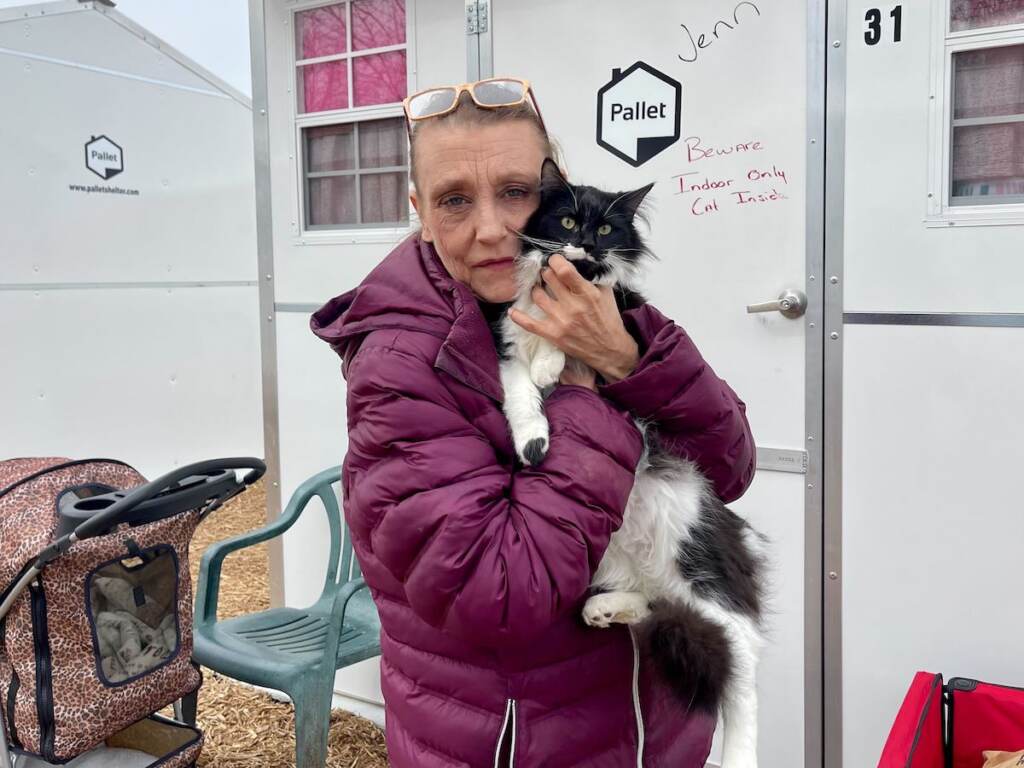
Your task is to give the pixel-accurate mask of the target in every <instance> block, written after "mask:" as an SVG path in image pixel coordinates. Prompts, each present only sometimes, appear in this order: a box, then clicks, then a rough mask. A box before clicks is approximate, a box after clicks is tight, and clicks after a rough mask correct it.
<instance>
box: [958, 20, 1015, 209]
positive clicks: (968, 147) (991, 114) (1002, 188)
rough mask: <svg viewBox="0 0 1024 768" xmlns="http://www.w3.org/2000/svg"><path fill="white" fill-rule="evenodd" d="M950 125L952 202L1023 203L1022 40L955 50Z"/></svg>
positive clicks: (974, 203) (975, 203)
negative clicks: (996, 46)
mask: <svg viewBox="0 0 1024 768" xmlns="http://www.w3.org/2000/svg"><path fill="white" fill-rule="evenodd" d="M1022 7H1024V4H1022ZM952 127H953V130H952V133H953V152H952V157H953V168H952V185H951V199H950V202H951V203H952V204H953V205H978V204H982V203H1024V45H1010V46H1005V47H999V48H982V49H980V50H973V51H961V52H959V53H954V54H953V126H952Z"/></svg>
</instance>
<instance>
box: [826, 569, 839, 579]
mask: <svg viewBox="0 0 1024 768" xmlns="http://www.w3.org/2000/svg"><path fill="white" fill-rule="evenodd" d="M828 577H829V578H830V579H832V581H835V580H836V579H838V578H839V574H838V573H836V572H835V571H829V572H828Z"/></svg>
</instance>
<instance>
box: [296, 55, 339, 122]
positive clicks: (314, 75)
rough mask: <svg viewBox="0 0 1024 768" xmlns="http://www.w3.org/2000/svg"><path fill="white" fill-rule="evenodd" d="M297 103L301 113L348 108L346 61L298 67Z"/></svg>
mask: <svg viewBox="0 0 1024 768" xmlns="http://www.w3.org/2000/svg"><path fill="white" fill-rule="evenodd" d="M299 94H300V96H299V99H300V101H299V103H300V104H301V105H302V111H303V112H324V111H326V110H328V109H347V108H348V104H349V102H348V61H347V60H345V59H342V60H340V61H326V62H324V63H322V64H307V65H305V66H303V67H299Z"/></svg>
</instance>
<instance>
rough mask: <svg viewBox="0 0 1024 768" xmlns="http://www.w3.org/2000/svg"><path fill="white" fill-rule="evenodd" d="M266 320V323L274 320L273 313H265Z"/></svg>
mask: <svg viewBox="0 0 1024 768" xmlns="http://www.w3.org/2000/svg"><path fill="white" fill-rule="evenodd" d="M267 322H268V323H272V322H274V316H273V315H267Z"/></svg>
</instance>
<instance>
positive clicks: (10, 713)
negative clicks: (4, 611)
mask: <svg viewBox="0 0 1024 768" xmlns="http://www.w3.org/2000/svg"><path fill="white" fill-rule="evenodd" d="M4 637H7V617H6V616H4V617H3V618H2V619H0V638H4ZM20 687H21V680H20V679H19V678H18V670H16V669H15V668H14V665H13V664H11V684H10V685H9V686H8V688H7V713H6V720H7V732H8V734H10V737H11V738H10V745H11V746H12V747H14V748H15V749H21V742H20V741H18V729H17V728H16V727H15V725H14V705H15V703H16V702H17V700H18V688H20ZM3 737H4V736H3V733H0V739H2V738H3Z"/></svg>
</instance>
